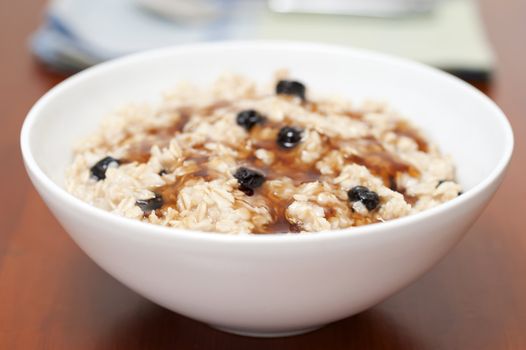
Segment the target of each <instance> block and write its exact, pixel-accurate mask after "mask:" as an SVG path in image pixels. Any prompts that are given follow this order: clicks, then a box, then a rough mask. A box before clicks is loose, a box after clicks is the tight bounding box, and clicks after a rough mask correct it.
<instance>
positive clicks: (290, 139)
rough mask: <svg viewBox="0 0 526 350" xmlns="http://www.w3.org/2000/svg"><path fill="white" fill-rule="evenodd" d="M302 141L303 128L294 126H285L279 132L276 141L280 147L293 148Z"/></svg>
mask: <svg viewBox="0 0 526 350" xmlns="http://www.w3.org/2000/svg"><path fill="white" fill-rule="evenodd" d="M300 141H301V130H298V129H296V128H294V127H292V126H284V127H282V128H281V130H280V131H279V132H278V138H277V140H276V142H277V143H278V145H279V146H280V147H283V148H293V147H295V146H296V145H297V144H298V143H299V142H300Z"/></svg>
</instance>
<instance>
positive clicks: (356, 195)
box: [347, 186, 380, 211]
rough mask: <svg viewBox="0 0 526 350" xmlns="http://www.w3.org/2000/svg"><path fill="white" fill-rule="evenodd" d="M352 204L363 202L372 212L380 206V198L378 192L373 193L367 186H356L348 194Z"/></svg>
mask: <svg viewBox="0 0 526 350" xmlns="http://www.w3.org/2000/svg"><path fill="white" fill-rule="evenodd" d="M347 196H348V197H349V200H350V201H351V202H362V203H363V205H365V207H366V208H367V210H369V211H371V210H374V209H376V208H377V207H378V205H379V204H380V197H378V194H376V192H373V191H371V190H370V189H368V188H367V187H365V186H355V187H353V188H351V189H350V190H349V191H348V192H347Z"/></svg>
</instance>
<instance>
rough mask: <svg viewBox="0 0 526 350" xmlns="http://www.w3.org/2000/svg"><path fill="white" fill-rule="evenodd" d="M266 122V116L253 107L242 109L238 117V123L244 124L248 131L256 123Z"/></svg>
mask: <svg viewBox="0 0 526 350" xmlns="http://www.w3.org/2000/svg"><path fill="white" fill-rule="evenodd" d="M264 122H265V117H264V116H262V115H261V114H259V113H258V112H257V111H255V110H253V109H247V110H245V111H241V112H239V113H238V114H237V117H236V123H237V125H239V126H242V127H243V128H245V130H246V131H250V129H252V128H253V127H254V126H255V125H256V124H263V123H264Z"/></svg>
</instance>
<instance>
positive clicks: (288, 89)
mask: <svg viewBox="0 0 526 350" xmlns="http://www.w3.org/2000/svg"><path fill="white" fill-rule="evenodd" d="M276 94H278V95H290V96H297V97H299V98H301V99H302V100H305V85H303V84H302V83H300V82H299V81H294V80H280V81H278V85H276Z"/></svg>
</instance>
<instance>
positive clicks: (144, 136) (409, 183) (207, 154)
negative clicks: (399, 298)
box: [66, 75, 461, 234]
mask: <svg viewBox="0 0 526 350" xmlns="http://www.w3.org/2000/svg"><path fill="white" fill-rule="evenodd" d="M454 175H455V174H454V166H453V163H452V161H451V159H450V158H449V157H447V156H444V155H442V154H441V153H440V152H439V150H438V149H437V147H436V146H435V145H433V144H431V143H429V142H427V140H426V139H425V138H424V136H423V135H422V134H421V133H420V132H419V131H418V130H417V129H416V128H415V127H414V126H412V125H411V124H410V123H409V122H408V121H407V120H405V119H403V118H402V117H400V116H399V115H398V114H397V113H396V112H394V111H392V110H390V109H389V108H388V107H387V106H385V105H383V104H378V103H371V102H368V103H364V104H362V105H360V106H355V105H353V104H351V103H349V102H348V101H345V100H342V99H338V98H314V97H312V95H311V91H310V90H308V89H307V88H306V86H305V85H304V84H302V83H301V82H299V81H295V80H290V79H287V78H286V77H284V76H281V77H279V78H278V79H277V81H276V82H275V83H274V85H273V86H272V87H271V88H259V87H257V86H256V85H255V84H254V83H253V82H252V81H250V80H248V79H245V78H243V77H240V76H236V75H226V76H223V77H221V78H219V79H218V80H217V81H216V83H215V84H214V85H213V86H212V88H211V89H209V90H202V89H199V88H197V87H195V86H191V85H189V84H181V85H180V86H179V87H178V88H176V89H175V90H174V91H171V92H169V93H166V94H165V95H164V96H163V102H162V103H160V104H159V105H156V106H152V105H146V104H144V105H132V106H127V107H125V108H121V109H119V110H117V111H115V112H114V113H112V114H111V115H109V116H108V117H107V118H105V119H104V121H103V123H102V125H101V126H100V128H99V129H98V131H97V132H96V133H94V134H93V135H91V136H90V137H89V138H87V139H86V140H83V142H82V143H80V144H79V146H78V147H77V148H76V149H75V152H74V160H73V164H72V165H71V167H70V168H69V169H68V171H67V174H66V186H67V189H68V191H69V192H71V193H72V194H73V195H75V196H76V197H78V198H80V199H82V200H84V201H86V202H88V203H90V204H92V205H94V206H97V207H99V208H102V209H104V210H108V211H111V212H113V213H116V214H118V215H122V216H125V217H129V218H133V219H137V220H142V221H145V222H149V223H153V224H158V225H165V226H170V227H175V228H184V229H190V230H200V231H211V232H221V233H232V234H233V233H277V232H282V233H286V232H293V233H303V232H315V231H326V230H335V229H341V228H346V227H351V226H361V225H366V224H371V223H376V222H383V221H386V220H392V219H395V218H398V217H402V216H407V215H411V214H413V213H416V212H419V211H422V210H425V209H427V208H430V207H433V206H436V205H438V204H440V203H443V202H446V201H448V200H450V199H453V198H455V197H457V196H458V195H459V194H460V191H461V188H460V186H459V184H457V183H456V182H455V176H454Z"/></svg>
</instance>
